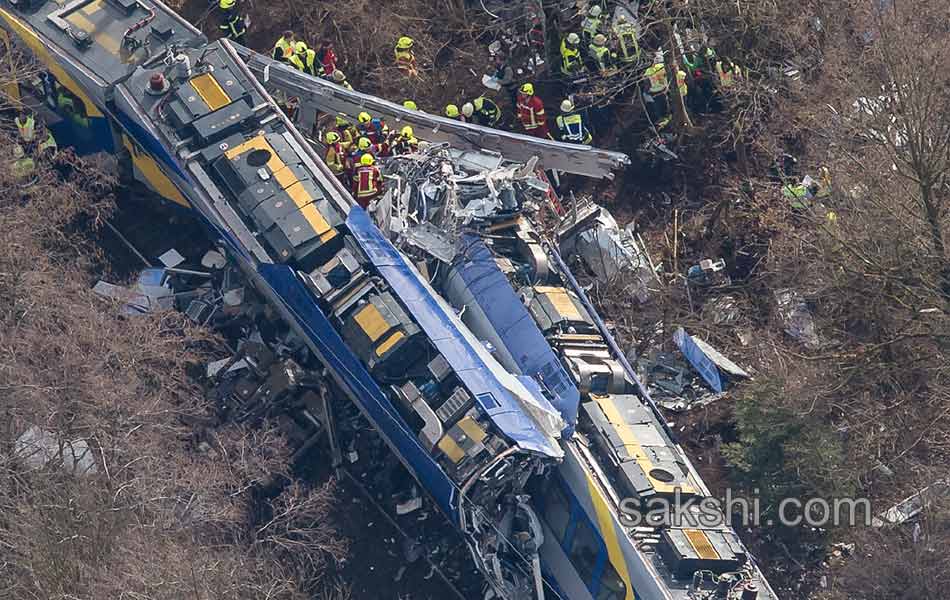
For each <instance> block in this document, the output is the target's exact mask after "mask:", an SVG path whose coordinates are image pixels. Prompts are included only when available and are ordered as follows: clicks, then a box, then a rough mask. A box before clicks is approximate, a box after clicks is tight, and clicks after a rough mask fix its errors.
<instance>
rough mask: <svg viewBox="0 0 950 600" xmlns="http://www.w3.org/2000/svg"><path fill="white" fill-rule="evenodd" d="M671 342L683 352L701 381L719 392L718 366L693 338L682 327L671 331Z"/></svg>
mask: <svg viewBox="0 0 950 600" xmlns="http://www.w3.org/2000/svg"><path fill="white" fill-rule="evenodd" d="M673 342H674V343H676V345H677V346H678V347H679V349H680V352H682V353H683V356H685V357H686V360H688V361H689V364H691V365H693V368H694V369H696V372H697V373H699V375H700V377H702V378H703V381H705V382H706V383H708V384H709V387H711V388H712V389H713V391H714V392H721V391H722V389H723V381H722V377H721V376H720V374H719V367H717V366H716V363H714V362H713V361H712V360H710V359H709V357H708V356H706V353H705V352H703V351H702V350H701V349H700V348H699V346H697V345H696V342H694V341H693V338H692V337H691V336H689V335H688V334H687V333H686V331H684V330H683V328H682V327H680V328H679V329H677V330H676V331H675V332H674V333H673Z"/></svg>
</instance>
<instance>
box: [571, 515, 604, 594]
mask: <svg viewBox="0 0 950 600" xmlns="http://www.w3.org/2000/svg"><path fill="white" fill-rule="evenodd" d="M602 548H603V542H601V541H600V538H599V537H597V534H596V533H595V532H594V530H593V528H592V527H591V526H590V525H589V524H588V523H587V520H586V519H579V520H578V521H577V527H576V528H575V529H574V543H573V544H571V551H570V560H571V564H572V565H574V568H575V569H577V574H578V575H579V576H580V578H581V579H582V580H583V581H584V582H586V583H587V584H588V585H590V584H591V583H593V581H594V572H595V571H596V569H597V559H598V556H599V555H600V552H601V549H602Z"/></svg>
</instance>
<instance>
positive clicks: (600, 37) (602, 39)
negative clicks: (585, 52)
mask: <svg viewBox="0 0 950 600" xmlns="http://www.w3.org/2000/svg"><path fill="white" fill-rule="evenodd" d="M606 43H607V36H605V35H604V34H602V33H598V34H597V35H595V36H594V45H595V46H603V45H604V44H606Z"/></svg>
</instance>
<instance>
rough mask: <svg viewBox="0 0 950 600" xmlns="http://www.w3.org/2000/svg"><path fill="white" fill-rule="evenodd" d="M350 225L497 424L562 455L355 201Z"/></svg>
mask: <svg viewBox="0 0 950 600" xmlns="http://www.w3.org/2000/svg"><path fill="white" fill-rule="evenodd" d="M346 224H347V227H348V228H349V229H350V232H351V233H352V234H353V236H354V237H355V238H356V240H357V241H358V242H359V244H360V246H361V247H362V248H363V251H364V252H366V254H367V256H369V259H370V261H371V262H372V263H373V265H374V266H375V267H376V269H377V271H379V274H380V275H382V277H383V278H384V279H385V280H386V282H387V283H389V285H390V287H391V288H392V290H393V292H394V293H395V294H396V295H397V296H398V297H399V299H400V300H402V301H403V303H404V304H405V305H406V306H408V307H409V309H410V310H411V311H412V316H413V317H415V319H416V321H417V322H418V323H419V326H420V327H421V328H422V330H423V331H425V332H426V334H427V335H428V336H429V338H430V339H431V340H432V343H433V345H434V346H435V347H436V348H437V349H438V350H439V352H441V353H442V355H443V356H444V357H445V360H446V361H447V362H448V363H449V364H450V365H451V366H452V370H453V371H455V373H456V375H458V377H459V379H460V380H461V381H462V383H463V384H464V385H465V387H467V388H468V390H469V392H471V393H472V395H473V396H475V398H476V399H477V401H478V404H479V405H480V407H481V408H482V410H484V411H485V413H487V414H488V415H489V416H490V417H491V419H492V421H494V423H495V425H497V426H498V428H499V429H501V430H502V431H503V432H504V433H505V435H507V436H508V437H509V438H511V440H512V441H514V442H515V443H516V444H518V445H519V446H520V447H521V448H523V449H525V450H531V451H534V452H539V453H541V454H545V455H547V456H555V457H557V456H561V455H562V454H563V452H562V451H561V449H560V448H559V447H557V446H556V445H555V444H554V443H553V442H552V441H551V440H550V438H548V437H547V436H545V435H544V434H543V432H541V431H539V429H538V426H537V425H536V424H535V422H534V421H533V420H532V419H531V417H529V416H528V414H527V413H525V411H524V410H523V409H522V408H521V405H520V404H518V402H517V401H516V400H515V399H514V398H512V397H511V394H510V392H508V390H507V389H506V388H505V387H504V385H502V383H501V382H500V381H499V380H498V378H497V377H496V376H495V374H494V373H493V372H492V370H491V367H490V366H489V365H488V364H487V363H486V362H485V361H484V360H483V359H482V357H481V356H480V355H479V354H478V353H476V352H475V349H474V348H473V347H472V346H471V344H470V343H469V341H468V340H467V339H466V338H465V337H464V335H463V334H462V332H461V331H459V329H458V327H457V326H456V324H455V322H454V321H453V320H452V319H451V318H450V316H449V313H448V310H449V309H448V307H447V306H446V305H445V304H443V303H441V302H439V301H438V300H437V298H436V296H435V294H434V292H432V290H431V289H430V288H429V287H428V286H427V285H425V284H424V283H423V282H422V280H421V279H420V278H419V276H418V274H417V272H416V270H415V269H414V268H413V267H412V266H411V265H410V264H409V263H408V262H407V261H406V259H405V258H403V256H402V255H401V254H400V253H399V252H398V251H397V250H396V248H395V247H394V246H393V245H392V244H391V243H389V240H387V239H386V238H385V237H384V236H383V234H382V233H381V232H380V231H379V229H377V228H376V225H374V224H373V222H372V221H371V220H370V218H369V215H368V214H367V213H366V211H364V210H363V209H361V208H359V207H357V206H354V207H353V208H352V209H350V213H349V215H348V216H347V219H346ZM535 399H536V401H537V402H538V404H539V405H541V406H543V407H545V408H548V407H550V410H551V411H552V412H553V411H554V408H553V407H551V406H550V403H549V402H548V401H547V400H546V399H545V398H544V396H542V395H536V396H535Z"/></svg>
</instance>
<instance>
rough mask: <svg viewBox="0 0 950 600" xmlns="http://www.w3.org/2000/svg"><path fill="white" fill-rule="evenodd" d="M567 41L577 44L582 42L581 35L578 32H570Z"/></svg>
mask: <svg viewBox="0 0 950 600" xmlns="http://www.w3.org/2000/svg"><path fill="white" fill-rule="evenodd" d="M567 43H568V44H574V45H575V46H576V45H577V44H580V43H581V36H579V35H577V34H576V33H569V34H567Z"/></svg>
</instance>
